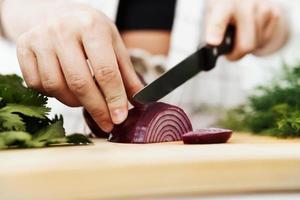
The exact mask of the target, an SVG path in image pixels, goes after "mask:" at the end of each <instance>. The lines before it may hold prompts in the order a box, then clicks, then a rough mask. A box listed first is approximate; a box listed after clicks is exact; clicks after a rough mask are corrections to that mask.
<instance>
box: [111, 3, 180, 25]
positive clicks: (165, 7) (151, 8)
mask: <svg viewBox="0 0 300 200" xmlns="http://www.w3.org/2000/svg"><path fill="white" fill-rule="evenodd" d="M175 4H176V0H120V2H119V7H118V14H117V21H116V25H117V27H118V29H119V30H120V31H123V30H171V29H172V26H173V19H174V14H175Z"/></svg>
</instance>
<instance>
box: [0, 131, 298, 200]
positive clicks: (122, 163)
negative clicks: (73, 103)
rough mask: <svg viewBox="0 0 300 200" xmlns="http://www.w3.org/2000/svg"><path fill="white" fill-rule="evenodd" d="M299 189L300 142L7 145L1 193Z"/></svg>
mask: <svg viewBox="0 0 300 200" xmlns="http://www.w3.org/2000/svg"><path fill="white" fill-rule="evenodd" d="M296 190H298V191H299V190H300V140H299V139H293V140H291V139H289V140H280V139H275V138H270V137H260V136H253V135H248V134H234V135H233V137H232V139H231V140H230V142H229V143H227V144H214V145H183V144H182V143H181V142H175V143H163V144H147V145H137V144H116V143H109V142H106V141H105V140H100V139H98V140H94V145H89V146H75V147H55V148H44V149H28V150H5V151H0V199H1V200H2V199H111V198H128V199H135V198H136V197H149V196H159V195H183V194H188V195H206V194H220V193H245V192H278V191H280V192H282V191H296Z"/></svg>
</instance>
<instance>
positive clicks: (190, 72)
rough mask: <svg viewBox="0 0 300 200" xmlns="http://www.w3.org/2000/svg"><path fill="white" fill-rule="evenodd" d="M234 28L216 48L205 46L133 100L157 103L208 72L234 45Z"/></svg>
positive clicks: (134, 96)
mask: <svg viewBox="0 0 300 200" xmlns="http://www.w3.org/2000/svg"><path fill="white" fill-rule="evenodd" d="M234 36H235V27H234V26H233V25H229V26H228V27H227V29H226V32H225V36H224V39H223V41H222V43H221V44H220V45H218V46H211V45H206V46H204V47H202V48H200V49H198V50H197V51H196V52H195V53H193V54H192V55H190V56H189V57H187V58H186V59H184V60H183V61H181V62H180V63H178V64H177V65H175V66H174V67H173V68H171V69H170V70H168V71H167V72H165V73H164V74H162V75H161V76H160V77H159V78H157V79H156V80H154V81H153V82H152V83H150V84H148V85H146V86H145V87H144V88H142V89H141V90H140V91H138V92H137V93H136V94H134V95H133V100H134V101H136V102H138V103H141V104H147V103H151V102H155V101H158V100H159V99H161V98H162V97H164V96H166V95H167V94H169V93H170V92H172V91H173V90H174V89H175V88H177V87H179V86H180V85H181V84H183V83H184V82H186V81H187V80H189V79H190V78H192V77H193V76H195V75H196V74H198V73H199V72H201V71H209V70H211V69H213V68H214V67H215V65H216V62H217V59H218V57H219V56H221V55H224V54H227V53H230V52H231V51H232V49H233V45H234Z"/></svg>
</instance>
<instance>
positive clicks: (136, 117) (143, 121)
mask: <svg viewBox="0 0 300 200" xmlns="http://www.w3.org/2000/svg"><path fill="white" fill-rule="evenodd" d="M155 128H156V129H155ZM191 130H192V125H191V122H190V121H189V119H188V117H187V115H186V114H185V113H184V111H183V110H182V109H180V108H178V107H176V106H172V105H169V104H165V103H161V102H157V103H152V104H148V105H144V106H138V107H135V108H133V109H131V110H129V113H128V117H127V119H126V120H125V121H124V122H123V123H121V124H119V125H116V126H115V127H114V129H113V131H112V133H111V135H110V138H109V141H110V142H118V143H157V142H171V141H178V140H182V135H183V134H184V133H186V132H188V131H191Z"/></svg>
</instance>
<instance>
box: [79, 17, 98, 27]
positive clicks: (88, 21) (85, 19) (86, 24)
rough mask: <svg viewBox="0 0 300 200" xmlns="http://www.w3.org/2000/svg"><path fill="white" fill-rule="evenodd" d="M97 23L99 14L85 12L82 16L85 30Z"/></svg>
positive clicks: (95, 25)
mask: <svg viewBox="0 0 300 200" xmlns="http://www.w3.org/2000/svg"><path fill="white" fill-rule="evenodd" d="M98 24H99V16H97V15H96V14H94V13H85V15H84V17H83V18H82V26H83V28H86V29H87V30H90V29H94V28H95V27H97V26H98Z"/></svg>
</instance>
